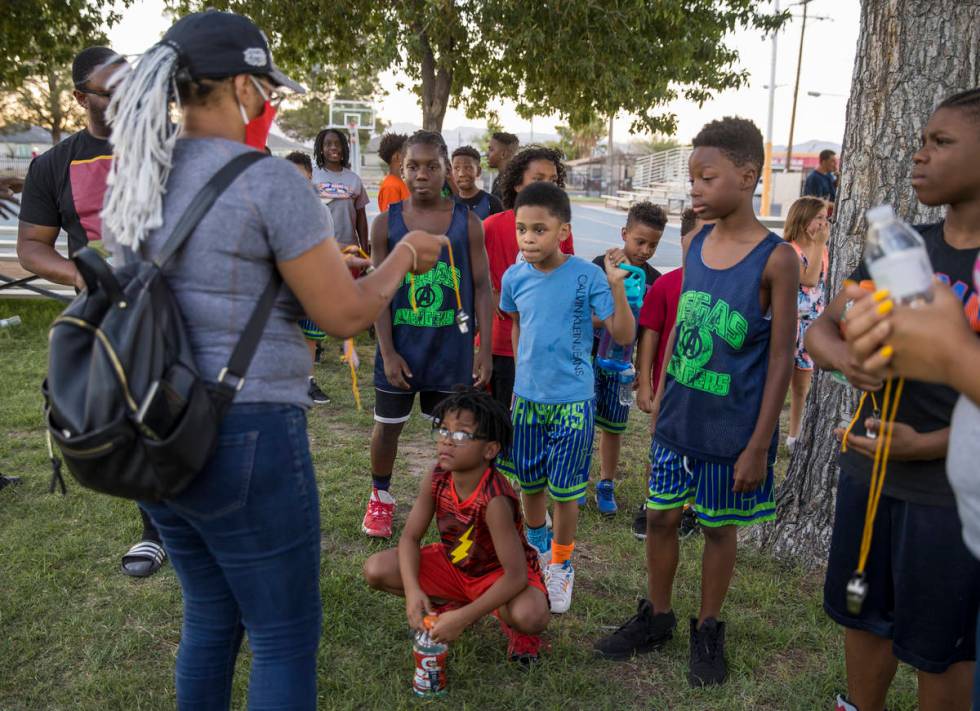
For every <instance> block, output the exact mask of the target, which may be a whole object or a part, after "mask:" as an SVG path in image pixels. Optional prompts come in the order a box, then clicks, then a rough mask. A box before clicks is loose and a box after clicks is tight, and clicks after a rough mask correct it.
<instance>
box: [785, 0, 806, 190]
mask: <svg viewBox="0 0 980 711" xmlns="http://www.w3.org/2000/svg"><path fill="white" fill-rule="evenodd" d="M811 2H812V0H800V4H801V5H802V6H803V24H802V25H801V26H800V53H799V55H798V56H797V58H796V84H795V85H794V87H793V112H792V113H791V114H790V117H789V142H788V143H787V145H786V165H785V166H784V168H783V172H785V173H788V172H789V170H790V164H791V163H792V161H793V130H794V129H795V128H796V99H797V96H798V95H799V93H800V69H801V68H802V67H803V37H804V35H806V11H807V7H808V6H809V5H810V3H811Z"/></svg>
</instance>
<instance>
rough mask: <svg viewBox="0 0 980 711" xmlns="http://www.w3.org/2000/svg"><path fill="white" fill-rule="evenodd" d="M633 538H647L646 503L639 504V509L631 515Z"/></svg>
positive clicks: (642, 539)
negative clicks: (634, 514)
mask: <svg viewBox="0 0 980 711" xmlns="http://www.w3.org/2000/svg"><path fill="white" fill-rule="evenodd" d="M633 538H635V539H636V540H638V541H645V540H646V539H647V505H646V504H640V510H639V511H637V512H636V516H634V517H633Z"/></svg>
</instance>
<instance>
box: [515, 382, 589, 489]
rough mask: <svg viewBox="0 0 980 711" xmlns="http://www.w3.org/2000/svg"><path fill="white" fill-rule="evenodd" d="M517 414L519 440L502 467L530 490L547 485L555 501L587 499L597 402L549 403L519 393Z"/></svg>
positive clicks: (516, 407) (516, 400) (516, 424)
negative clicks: (586, 492)
mask: <svg viewBox="0 0 980 711" xmlns="http://www.w3.org/2000/svg"><path fill="white" fill-rule="evenodd" d="M512 416H513V421H514V443H513V444H512V445H511V449H510V452H509V453H508V455H509V456H507V457H505V458H503V461H501V462H499V464H498V467H499V468H500V469H502V470H503V471H504V472H505V473H508V474H513V475H514V477H515V478H516V479H517V481H518V482H519V483H520V485H521V491H523V492H524V493H526V494H536V493H538V492H540V491H543V490H544V489H545V488H546V487H547V489H548V493H549V494H550V495H551V498H552V499H554V500H555V501H574V500H576V499H578V498H579V497H581V496H582V494H584V493H585V489H586V487H587V486H588V484H589V467H590V466H591V464H592V439H593V436H594V435H595V401H594V400H583V401H581V402H566V403H560V404H555V405H549V404H545V403H540V402H533V401H531V400H525V399H524V398H522V397H521V396H520V395H515V396H514V408H513V415H512ZM508 470H509V471H508Z"/></svg>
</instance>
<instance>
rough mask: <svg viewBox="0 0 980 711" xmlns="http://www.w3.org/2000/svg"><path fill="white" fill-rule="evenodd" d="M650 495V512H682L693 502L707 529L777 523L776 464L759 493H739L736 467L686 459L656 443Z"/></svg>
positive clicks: (771, 467) (700, 519)
mask: <svg viewBox="0 0 980 711" xmlns="http://www.w3.org/2000/svg"><path fill="white" fill-rule="evenodd" d="M650 465H651V466H650V491H649V495H648V497H647V508H648V509H654V510H666V509H676V508H680V507H681V506H683V505H684V504H686V503H687V502H688V501H690V500H691V499H693V500H694V503H693V506H692V508H693V509H694V512H695V513H696V514H697V517H698V520H699V521H700V522H701V524H702V525H704V526H733V525H734V526H745V525H748V524H752V523H758V522H760V521H775V520H776V495H775V486H774V484H773V463H772V462H770V463H769V466H768V467H767V469H766V478H765V480H764V481H763V483H762V486H760V487H759V488H758V489H756V490H755V491H750V492H747V493H735V492H733V491H732V486H733V485H734V483H735V465H734V464H715V463H714V462H705V461H703V460H700V459H692V458H691V457H685V456H683V455H681V454H678V453H677V452H675V451H673V450H672V449H668V448H667V447H664V446H663V445H661V444H658V443H657V441H656V440H654V441H653V442H652V443H651V445H650Z"/></svg>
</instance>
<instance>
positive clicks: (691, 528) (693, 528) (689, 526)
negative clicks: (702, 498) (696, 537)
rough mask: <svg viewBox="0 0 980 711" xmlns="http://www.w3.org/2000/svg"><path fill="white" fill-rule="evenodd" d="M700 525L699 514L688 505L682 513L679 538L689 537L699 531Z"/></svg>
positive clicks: (678, 532)
mask: <svg viewBox="0 0 980 711" xmlns="http://www.w3.org/2000/svg"><path fill="white" fill-rule="evenodd" d="M698 527H699V524H698V517H697V514H695V513H694V509H692V508H691V507H690V506H688V507H687V508H685V509H684V512H683V513H682V514H681V525H680V527H679V528H678V529H677V536H678V537H679V538H687V537H688V536H690V535H691V534H692V533H697V532H698Z"/></svg>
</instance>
